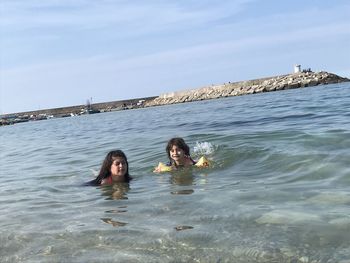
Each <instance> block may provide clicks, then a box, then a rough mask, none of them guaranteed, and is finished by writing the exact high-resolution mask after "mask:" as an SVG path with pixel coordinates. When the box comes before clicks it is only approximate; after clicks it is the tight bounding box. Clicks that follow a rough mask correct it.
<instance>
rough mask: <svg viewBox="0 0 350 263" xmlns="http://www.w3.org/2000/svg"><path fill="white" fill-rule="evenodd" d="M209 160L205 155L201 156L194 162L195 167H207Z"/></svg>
mask: <svg viewBox="0 0 350 263" xmlns="http://www.w3.org/2000/svg"><path fill="white" fill-rule="evenodd" d="M209 165H210V162H209V160H208V159H207V158H205V156H202V157H201V158H199V160H198V162H196V164H195V166H197V167H209Z"/></svg>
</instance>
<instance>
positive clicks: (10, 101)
mask: <svg viewBox="0 0 350 263" xmlns="http://www.w3.org/2000/svg"><path fill="white" fill-rule="evenodd" d="M349 14H350V2H349V1H345V0H344V1H341V0H340V1H337V0H334V1H328V0H318V1H316V0H314V1H312V0H309V1H305V0H303V1H301V0H294V1H277V0H276V1H272V0H230V1H226V0H221V1H214V0H197V1H194V0H179V1H168V0H142V1H141V0H45V1H43V0H1V1H0V88H1V90H0V113H1V114H4V113H11V112H20V111H29V110H37V109H46V108H55V107H64V106H70V105H77V104H85V103H86V101H87V100H88V99H90V98H92V101H93V103H96V102H104V101H113V100H123V99H130V98H139V97H146V96H157V95H160V94H162V93H166V92H170V91H176V90H185V89H191V88H199V87H202V86H206V85H211V84H221V83H224V82H229V81H231V82H234V81H240V80H248V79H254V78H260V77H268V76H273V75H278V74H287V73H290V72H292V71H293V65H294V64H296V63H297V64H301V65H302V68H311V69H312V70H314V71H320V70H325V71H329V72H333V73H336V74H338V75H341V76H345V77H350V15H349Z"/></svg>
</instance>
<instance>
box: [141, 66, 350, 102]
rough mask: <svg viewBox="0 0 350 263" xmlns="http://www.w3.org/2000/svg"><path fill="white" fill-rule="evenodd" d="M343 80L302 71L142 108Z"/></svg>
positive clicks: (174, 95) (172, 96)
mask: <svg viewBox="0 0 350 263" xmlns="http://www.w3.org/2000/svg"><path fill="white" fill-rule="evenodd" d="M347 81H350V79H348V78H343V77H340V76H338V75H335V74H333V73H328V72H325V71H321V72H312V71H306V72H298V73H293V74H287V75H281V76H276V77H269V78H261V79H255V80H248V81H240V82H234V83H231V82H229V83H224V84H220V85H211V86H207V87H202V88H198V89H192V90H187V91H179V92H171V93H166V94H162V95H160V96H159V97H156V98H155V99H153V100H149V101H147V103H146V104H145V106H146V107H151V106H160V105H167V104H175V103H183V102H191V101H199V100H208V99H217V98H223V97H230V96H240V95H246V94H254V93H260V92H269V91H279V90H287V89H296V88H305V87H312V86H317V85H325V84H333V83H341V82H347Z"/></svg>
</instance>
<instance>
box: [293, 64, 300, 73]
mask: <svg viewBox="0 0 350 263" xmlns="http://www.w3.org/2000/svg"><path fill="white" fill-rule="evenodd" d="M300 72H301V66H300V65H299V64H296V65H294V73H300Z"/></svg>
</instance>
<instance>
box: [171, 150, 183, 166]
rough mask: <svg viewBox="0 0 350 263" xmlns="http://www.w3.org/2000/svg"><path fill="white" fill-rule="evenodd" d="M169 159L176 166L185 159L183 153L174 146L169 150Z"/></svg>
mask: <svg viewBox="0 0 350 263" xmlns="http://www.w3.org/2000/svg"><path fill="white" fill-rule="evenodd" d="M170 158H171V159H172V160H174V161H175V162H176V164H179V163H181V162H182V161H183V160H184V159H185V152H184V150H182V149H181V148H179V147H177V146H176V145H173V146H172V147H171V149H170Z"/></svg>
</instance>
